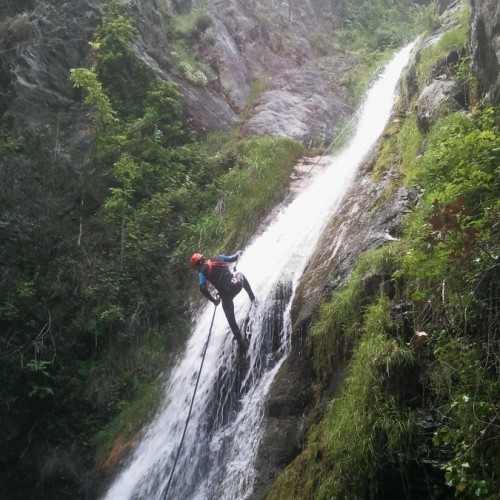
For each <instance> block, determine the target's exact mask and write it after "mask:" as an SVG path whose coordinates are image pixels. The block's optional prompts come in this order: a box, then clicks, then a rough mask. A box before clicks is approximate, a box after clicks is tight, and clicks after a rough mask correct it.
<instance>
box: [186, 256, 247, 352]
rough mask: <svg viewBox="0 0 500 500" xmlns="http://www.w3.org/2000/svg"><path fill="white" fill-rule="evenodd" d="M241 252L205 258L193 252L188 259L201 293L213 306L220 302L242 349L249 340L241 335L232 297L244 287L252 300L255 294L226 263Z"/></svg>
mask: <svg viewBox="0 0 500 500" xmlns="http://www.w3.org/2000/svg"><path fill="white" fill-rule="evenodd" d="M241 254H242V252H241V251H239V252H236V253H235V254H234V255H219V256H218V257H215V258H210V259H206V258H205V256H204V255H203V254H201V253H195V254H193V256H192V257H191V259H190V260H189V267H191V268H192V269H195V270H196V271H197V272H198V280H199V284H200V291H201V293H202V294H203V295H204V296H205V297H206V298H207V299H208V300H210V301H211V302H213V304H215V306H216V307H217V306H218V305H219V303H221V302H222V309H223V310H224V314H225V315H226V318H227V321H228V323H229V326H230V327H231V331H232V332H233V335H234V337H235V339H236V340H237V341H238V345H239V346H240V348H241V349H242V350H243V351H247V350H248V345H249V342H248V340H247V339H246V338H244V337H243V336H242V335H241V331H240V328H239V326H238V323H236V318H235V317H234V304H233V299H234V297H236V295H238V293H240V291H241V289H242V288H244V289H245V291H246V292H247V294H248V297H249V298H250V300H251V301H252V302H253V301H254V300H255V295H254V294H253V292H252V288H251V287H250V283H248V280H247V279H246V278H245V276H244V275H243V274H242V273H236V274H233V273H232V272H231V270H230V269H229V266H228V263H231V262H236V261H237V260H238V259H239V258H240V256H241ZM207 280H208V281H209V282H210V283H211V284H212V285H213V286H214V287H215V289H216V290H217V295H216V296H215V297H213V296H212V294H211V293H210V291H209V290H208V287H207Z"/></svg>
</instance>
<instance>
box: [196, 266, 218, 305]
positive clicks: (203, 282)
mask: <svg viewBox="0 0 500 500" xmlns="http://www.w3.org/2000/svg"><path fill="white" fill-rule="evenodd" d="M198 282H199V283H200V292H201V293H202V294H203V295H204V296H205V297H206V298H207V299H208V300H209V301H210V302H214V303H215V299H214V298H213V297H212V295H211V294H210V292H209V291H208V288H207V277H206V276H205V274H204V273H201V272H199V273H198Z"/></svg>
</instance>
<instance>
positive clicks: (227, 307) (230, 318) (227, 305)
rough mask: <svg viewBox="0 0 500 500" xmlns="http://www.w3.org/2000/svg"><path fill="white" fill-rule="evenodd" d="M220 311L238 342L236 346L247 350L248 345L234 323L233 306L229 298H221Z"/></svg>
mask: <svg viewBox="0 0 500 500" xmlns="http://www.w3.org/2000/svg"><path fill="white" fill-rule="evenodd" d="M221 302H222V309H223V310H224V314H225V315H226V318H227V322H228V323H229V326H230V328H231V331H232V332H233V335H234V338H235V339H236V340H237V341H238V344H239V345H240V347H241V348H243V349H244V350H246V349H248V343H247V342H245V340H244V339H243V337H242V335H241V332H240V328H239V326H238V323H236V318H235V317H234V304H233V300H232V299H229V298H221Z"/></svg>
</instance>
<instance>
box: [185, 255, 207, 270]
mask: <svg viewBox="0 0 500 500" xmlns="http://www.w3.org/2000/svg"><path fill="white" fill-rule="evenodd" d="M202 260H205V256H204V255H203V254H201V253H194V254H193V256H192V257H191V258H190V259H189V267H192V268H195V267H196V266H197V265H198V264H200V263H201V261H202Z"/></svg>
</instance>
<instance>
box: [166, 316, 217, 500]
mask: <svg viewBox="0 0 500 500" xmlns="http://www.w3.org/2000/svg"><path fill="white" fill-rule="evenodd" d="M216 311H217V306H215V307H214V314H213V315H212V322H211V323H210V329H209V330H208V337H207V341H206V342H205V346H204V347H203V354H202V357H201V364H200V369H199V371H198V377H197V378H196V384H195V386H194V392H193V397H192V398H191V404H190V405H189V411H188V416H187V418H186V423H185V425H184V431H183V433H182V437H181V442H180V443H179V447H178V448H177V455H176V456H175V461H174V465H173V466H172V470H171V471H170V477H169V478H168V483H167V488H166V490H165V494H164V495H163V500H165V499H166V498H167V495H168V491H169V490H170V485H171V484H172V478H173V476H174V471H175V467H176V465H177V461H178V460H179V456H180V454H181V449H182V445H183V443H184V438H185V437H186V431H187V428H188V425H189V420H190V419H191V412H192V411H193V404H194V399H195V397H196V391H197V390H198V383H199V382H200V376H201V370H202V369H203V363H204V362H205V356H206V354H207V349H208V343H209V341H210V335H211V334H212V327H213V326H214V319H215V312H216Z"/></svg>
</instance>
